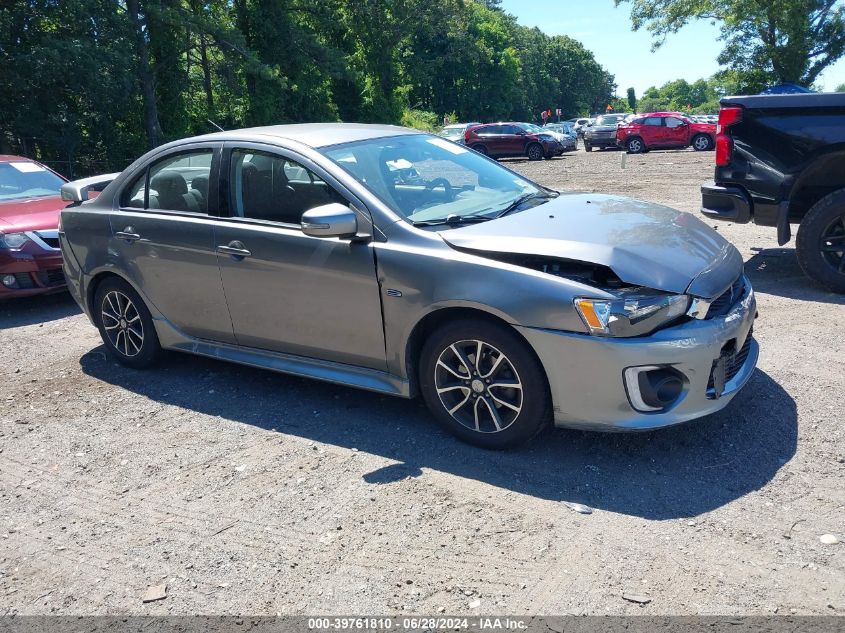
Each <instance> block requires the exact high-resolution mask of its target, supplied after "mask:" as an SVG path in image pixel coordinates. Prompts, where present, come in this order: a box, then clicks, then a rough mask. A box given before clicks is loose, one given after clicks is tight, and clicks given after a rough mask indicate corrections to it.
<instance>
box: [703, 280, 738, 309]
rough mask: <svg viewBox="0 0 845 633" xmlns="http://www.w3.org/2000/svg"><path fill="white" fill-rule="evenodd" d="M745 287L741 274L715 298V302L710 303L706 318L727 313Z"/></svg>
mask: <svg viewBox="0 0 845 633" xmlns="http://www.w3.org/2000/svg"><path fill="white" fill-rule="evenodd" d="M744 288H745V282H744V281H743V278H742V275H740V276H739V277H737V279H736V281H734V282H733V284H731V287H730V288H728V289H727V290H725V291H724V292H723V293H722V294H720V295H719V296H718V297H716V298H715V299H714V300H713V303H711V304H710V308H709V309H708V310H707V316H706V317H704V318H705V319H712V318H714V317H718V316H724V315H726V314H727V313H728V312H730V309H731V308H732V307H733V305H734V304H735V303H736V302H737V301H738V300H739V298H740V297H741V296H742V291H743V289H744Z"/></svg>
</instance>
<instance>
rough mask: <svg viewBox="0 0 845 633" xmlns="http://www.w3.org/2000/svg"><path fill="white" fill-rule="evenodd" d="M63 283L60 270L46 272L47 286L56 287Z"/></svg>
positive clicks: (63, 274) (62, 274) (52, 269)
mask: <svg viewBox="0 0 845 633" xmlns="http://www.w3.org/2000/svg"><path fill="white" fill-rule="evenodd" d="M63 283H65V273H64V271H63V270H62V269H61V268H51V269H50V270H48V271H47V285H48V286H58V285H60V284H63Z"/></svg>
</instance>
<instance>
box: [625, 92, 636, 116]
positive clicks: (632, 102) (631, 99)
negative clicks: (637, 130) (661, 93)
mask: <svg viewBox="0 0 845 633" xmlns="http://www.w3.org/2000/svg"><path fill="white" fill-rule="evenodd" d="M627 100H628V108H630V110H631V112H636V111H637V91H636V90H634V89H633V88H628V94H627Z"/></svg>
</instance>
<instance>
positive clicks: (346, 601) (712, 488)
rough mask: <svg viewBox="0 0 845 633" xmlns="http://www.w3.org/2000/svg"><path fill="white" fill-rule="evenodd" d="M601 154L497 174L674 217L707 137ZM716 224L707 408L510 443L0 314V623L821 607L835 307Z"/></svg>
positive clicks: (828, 520) (747, 238)
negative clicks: (728, 351) (720, 356)
mask: <svg viewBox="0 0 845 633" xmlns="http://www.w3.org/2000/svg"><path fill="white" fill-rule="evenodd" d="M621 159H622V155H621V154H620V153H617V152H611V151H609V152H594V153H592V154H586V153H584V152H583V151H579V152H578V153H577V154H571V155H567V156H565V157H563V158H561V159H556V160H553V161H551V162H545V161H544V162H542V163H528V162H524V161H510V162H509V164H510V165H512V166H514V167H515V168H516V169H518V170H520V171H524V172H525V173H526V174H528V175H530V176H532V177H534V178H536V179H538V180H540V181H541V182H543V183H545V184H547V185H551V186H555V187H558V188H562V189H582V190H583V189H587V190H591V191H602V192H614V193H621V194H629V195H633V196H636V197H640V198H644V199H646V200H652V201H656V202H661V203H665V204H669V205H672V206H675V207H678V208H680V209H683V210H685V211H689V212H696V211H697V206H698V204H699V192H698V186H699V184H700V182H701V181H702V180H705V179H706V178H707V177H708V176H709V175H710V173H711V169H712V167H711V165H712V161H713V154H712V153H704V154H696V153H694V152H691V151H684V152H653V153H650V154H647V155H643V156H628V157H627V165H626V168H625V169H622V165H621ZM718 230H719V231H720V232H722V233H723V234H724V235H725V236H726V237H728V238H729V239H730V240H732V241H733V242H734V243H735V244H736V245H737V246H738V247H739V248H740V250H741V251H742V253H743V255H744V256H745V258H746V260H747V262H748V264H747V270H748V272H749V274H750V276H751V279H752V281H753V283H754V285H755V288H756V291H757V293H758V301H759V310H760V318H759V320H758V322H757V326H756V328H755V332H756V335H757V337H758V339H759V341H760V346H761V357H760V363H759V370H758V371H757V372H756V374H755V375H754V377H753V379H752V380H751V382H750V383H749V384H748V386H747V387H746V389H745V390H744V391H743V392H742V393H741V394H740V395H739V396H738V397H737V398H736V399H735V400H734V402H733V403H732V404H731V406H729V407H728V408H727V409H726V410H725V411H723V412H722V413H720V414H718V415H714V416H711V417H709V418H706V419H704V420H701V421H697V422H695V423H691V424H688V425H685V426H682V427H677V428H674V429H670V430H664V431H660V432H654V433H647V434H638V435H599V434H590V433H582V432H573V431H562V430H558V431H554V432H552V433H550V434H549V435H546V436H544V437H543V438H541V440H540V441H537V442H535V443H534V444H533V445H531V446H530V447H528V448H526V449H523V450H520V451H516V452H511V453H490V452H485V451H482V450H478V449H473V448H471V447H468V446H465V445H462V444H460V443H458V442H457V441H455V440H453V439H452V438H451V437H450V436H448V435H446V434H445V433H444V432H442V431H441V430H439V429H438V428H437V427H436V426H435V425H434V424H433V423H432V421H431V420H430V418H429V416H428V415H427V413H426V411H425V409H424V408H423V405H422V404H421V403H420V402H417V401H405V400H399V399H392V398H387V397H380V396H378V395H373V394H370V393H365V392H359V391H354V390H351V389H345V388H342V387H335V386H331V385H325V384H321V383H317V382H312V381H308V380H303V379H298V378H291V377H287V376H283V375H277V374H272V373H269V372H263V371H257V370H250V369H245V368H242V367H238V366H234V365H227V364H223V363H220V362H215V361H211V360H204V359H199V358H192V357H189V356H182V355H175V354H173V355H170V356H168V357H167V358H166V360H165V362H164V363H163V365H162V366H161V367H160V368H159V369H157V370H154V371H148V372H135V371H130V370H127V369H124V368H121V367H120V366H118V365H116V364H115V363H113V362H111V361H110V360H108V359H107V358H106V356H105V354H104V350H103V347H102V346H101V344H100V340H99V338H98V336H97V333H96V331H95V330H94V328H93V327H92V326H91V325H90V324H89V323H88V321H87V320H86V319H85V317H84V316H82V315H81V314H80V312H79V310H78V309H77V307H76V306H75V304H74V303H73V302H72V301H71V299H70V298H68V297H67V296H65V295H60V296H53V297H48V298H42V299H38V300H32V301H21V302H16V303H10V304H6V305H2V306H0V350H2V354H3V365H2V368H0V375H1V376H2V381H0V407H2V409H0V613H21V614H36V613H37V614H49V613H63V614H94V613H96V614H106V613H110V614H123V613H132V614H146V613H149V614H164V613H170V614H190V613H250V614H262V613H268V614H274V613H357V614H372V613H377V614H384V613H417V614H421V613H424V614H437V613H438V612H446V613H451V614H462V613H466V614H469V613H479V612H481V613H502V614H504V613H508V614H563V613H574V614H604V613H614V614H619V613H647V614H677V613H690V614H741V613H754V614H767V613H772V612H777V613H781V614H783V613H790V612H796V613H802V614H803V613H816V614H843V613H845V545H843V542H845V533H843V532H845V511H844V510H845V486H843V482H845V477H844V476H843V474H845V457H844V456H843V455H845V443H843V440H845V433H844V432H843V408H842V403H843V396H845V337H844V336H843V332H845V298H843V297H840V296H835V295H832V294H829V293H827V292H825V291H824V290H822V289H820V288H818V287H816V286H815V285H813V284H812V283H811V282H809V281H808V280H806V279H805V278H804V277H803V275H802V274H801V271H800V270H799V268H798V264H797V261H796V259H795V254H794V251H793V250H792V249H791V248H786V249H779V248H776V242H775V236H774V230H772V229H765V228H758V227H754V226H730V225H719V226H718ZM565 502H578V503H583V504H586V505H588V506H590V507H592V508H593V509H594V512H593V513H592V514H579V513H577V512H575V511H573V510H572V509H571V508H570V507H569V506H568V505H566V503H565ZM825 534H834V535H836V536H837V537H838V538H839V543H838V544H824V543H822V542H821V541H820V538H819V537H820V536H821V535H825ZM157 584H166V585H167V598H166V599H164V600H161V601H157V602H151V603H147V604H144V603H142V596H143V595H144V593H145V591H146V589H147V587H148V586H150V585H157ZM623 593H625V594H626V595H628V594H637V595H642V596H646V597H648V598H650V599H651V602H649V603H648V604H646V605H644V606H640V605H638V604H635V603H633V602H630V601H627V600H625V599H623V597H622V594H623Z"/></svg>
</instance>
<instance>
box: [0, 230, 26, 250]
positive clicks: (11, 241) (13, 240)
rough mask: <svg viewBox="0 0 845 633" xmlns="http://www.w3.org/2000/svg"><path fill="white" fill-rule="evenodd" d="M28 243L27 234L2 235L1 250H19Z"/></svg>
mask: <svg viewBox="0 0 845 633" xmlns="http://www.w3.org/2000/svg"><path fill="white" fill-rule="evenodd" d="M28 241H29V237H27V235H26V233H0V248H9V249H11V250H18V249H19V248H21V247H22V246H23V245H24V244H26V243H27V242H28Z"/></svg>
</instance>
